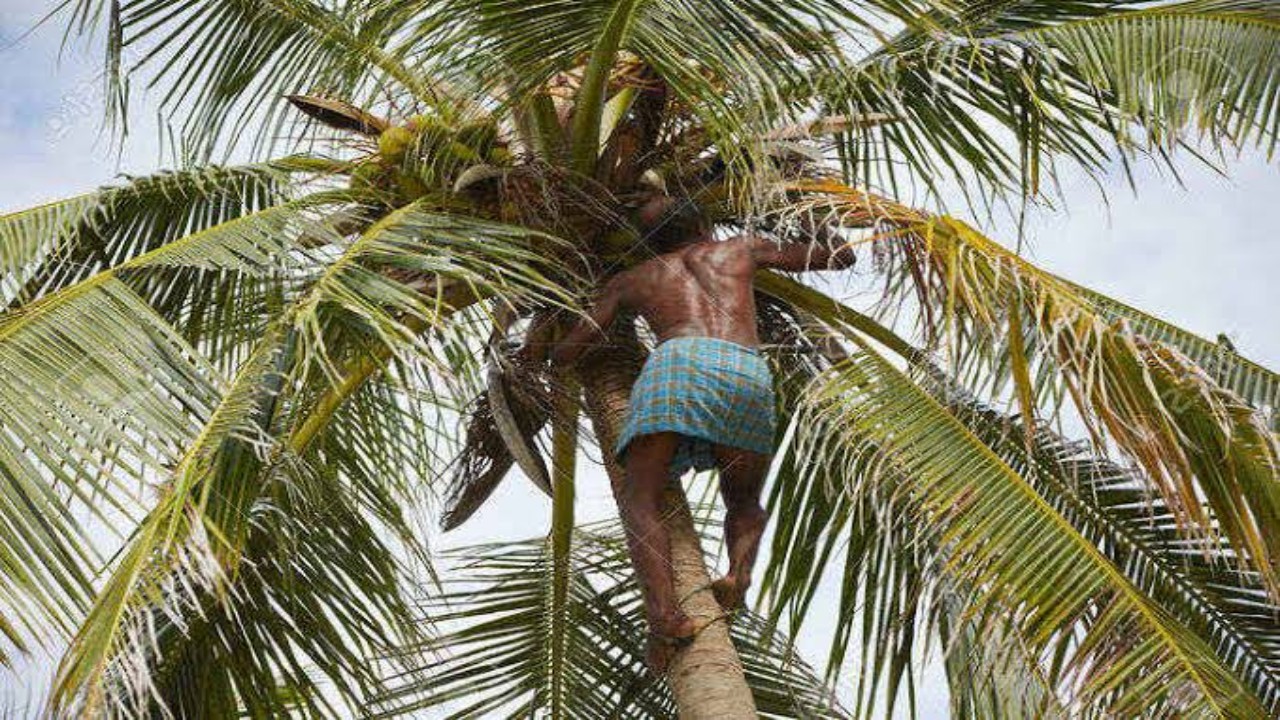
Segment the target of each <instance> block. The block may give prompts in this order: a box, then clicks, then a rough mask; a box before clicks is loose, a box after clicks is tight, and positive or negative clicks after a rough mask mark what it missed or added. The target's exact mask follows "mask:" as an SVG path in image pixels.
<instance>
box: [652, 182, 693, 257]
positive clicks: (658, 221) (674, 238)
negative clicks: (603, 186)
mask: <svg viewBox="0 0 1280 720" xmlns="http://www.w3.org/2000/svg"><path fill="white" fill-rule="evenodd" d="M639 220H640V222H639V225H640V232H641V234H642V239H643V240H644V243H645V244H646V245H648V246H649V247H650V248H652V249H653V251H654V252H658V253H663V252H670V251H672V250H675V249H677V248H679V247H681V246H683V245H687V244H689V243H691V242H695V241H697V240H700V239H702V236H703V234H704V233H705V231H706V229H707V218H706V216H705V215H703V213H702V208H701V207H700V206H699V205H698V203H696V202H694V201H693V199H692V198H690V197H687V196H672V195H659V196H655V197H654V198H652V199H650V200H649V202H648V203H647V204H646V205H645V206H643V207H642V208H641V210H640V218H639Z"/></svg>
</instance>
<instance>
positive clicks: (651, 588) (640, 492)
mask: <svg viewBox="0 0 1280 720" xmlns="http://www.w3.org/2000/svg"><path fill="white" fill-rule="evenodd" d="M679 443H680V436H679V435H677V434H675V433H665V432H664V433H655V434H652V435H641V436H639V437H637V438H636V439H635V440H632V441H631V444H630V445H629V446H628V447H627V452H626V470H627V472H626V479H625V481H624V482H623V483H621V484H616V483H615V484H614V486H613V494H614V498H615V499H617V501H618V508H619V510H620V511H621V513H622V521H623V523H624V525H625V526H626V529H627V544H628V546H629V547H630V549H631V560H632V562H633V563H634V564H635V567H636V572H637V574H638V575H639V576H640V584H641V587H642V588H644V590H645V592H644V600H645V611H646V614H647V615H648V617H649V628H650V630H651V631H652V632H654V633H657V634H658V635H661V636H665V637H667V638H688V637H692V636H693V634H694V632H695V626H694V624H693V621H692V620H690V619H689V616H687V615H685V614H684V612H683V611H682V610H681V609H680V606H679V602H678V601H677V599H676V597H675V582H674V579H673V577H672V572H671V538H670V535H669V534H668V532H667V526H666V524H665V523H664V522H663V519H662V507H663V500H662V498H663V492H664V490H665V489H666V486H667V479H668V476H669V474H670V467H671V458H672V456H674V455H675V451H676V448H677V447H678V446H679ZM651 655H652V653H651ZM650 662H651V663H652V664H655V665H665V662H664V661H663V660H662V659H661V658H658V659H656V660H655V659H654V658H652V657H651V660H650ZM656 669H659V670H660V669H661V668H656Z"/></svg>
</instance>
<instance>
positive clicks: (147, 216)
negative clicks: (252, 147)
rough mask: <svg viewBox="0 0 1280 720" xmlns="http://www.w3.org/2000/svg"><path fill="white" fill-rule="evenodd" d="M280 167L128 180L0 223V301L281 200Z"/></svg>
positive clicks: (16, 300)
mask: <svg viewBox="0 0 1280 720" xmlns="http://www.w3.org/2000/svg"><path fill="white" fill-rule="evenodd" d="M288 180H289V174H288V173H287V172H286V171H285V169H284V168H283V167H281V165H280V164H277V163H271V162H269V163H262V164H255V165H245V166H240V167H226V168H221V167H204V168H198V169H194V170H189V171H185V172H175V173H160V174H157V175H153V176H151V177H144V178H137V179H132V180H130V182H129V183H128V184H127V185H122V186H117V187H108V188H104V189H102V190H99V191H97V192H94V193H90V194H87V195H81V196H78V197H75V198H71V199H68V200H63V201H59V202H55V203H51V204H48V205H43V206H41V207H38V208H33V209H30V210H25V211H22V212H18V213H13V214H10V215H5V216H3V217H0V277H2V278H3V279H2V280H0V298H4V299H5V300H6V302H7V303H8V304H9V305H10V307H13V306H15V305H21V304H25V303H29V302H31V301H33V300H36V299H38V298H40V297H42V296H44V295H47V294H49V293H52V292H56V291H58V290H60V289H62V288H65V287H68V286H70V285H73V284H75V283H77V282H80V281H82V280H85V279H87V278H89V277H91V276H92V275H93V274H95V273H96V272H100V271H102V270H106V269H109V268H112V267H115V266H117V265H120V264H121V263H124V262H127V261H128V260H130V259H132V258H134V257H137V256H138V255H141V254H143V253H146V252H149V251H151V250H154V249H156V248H159V247H161V246H163V245H167V244H169V243H171V242H173V241H175V240H178V239H179V238H181V237H183V236H185V235H189V234H191V233H194V232H197V231H200V230H203V229H206V228H209V227H213V226H215V225H219V224H221V223H224V222H227V221H229V220H232V219H235V218H237V217H240V216H242V215H245V214H250V213H253V212H256V211H258V210H263V209H266V208H267V207H270V206H272V205H275V204H277V203H278V202H280V201H281V200H283V199H284V194H285V186H286V184H287V182H288Z"/></svg>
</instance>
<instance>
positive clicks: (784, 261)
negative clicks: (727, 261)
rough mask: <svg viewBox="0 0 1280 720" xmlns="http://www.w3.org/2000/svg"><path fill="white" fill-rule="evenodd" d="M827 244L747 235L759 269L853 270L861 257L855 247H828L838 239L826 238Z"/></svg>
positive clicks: (791, 270) (790, 270) (794, 270)
mask: <svg viewBox="0 0 1280 720" xmlns="http://www.w3.org/2000/svg"><path fill="white" fill-rule="evenodd" d="M824 240H825V242H818V241H815V242H808V243H797V242H788V243H778V242H774V241H772V240H766V239H764V238H762V237H757V236H754V235H750V236H745V237H743V238H742V241H743V242H746V243H749V247H750V248H751V255H752V257H753V258H754V259H755V261H756V266H757V267H759V268H763V269H769V270H783V271H785V272H809V271H813V270H844V269H846V268H851V267H853V265H854V263H855V262H856V261H857V256H856V255H855V254H854V251H853V244H852V243H848V242H839V243H838V244H828V243H830V242H832V241H833V240H836V238H824Z"/></svg>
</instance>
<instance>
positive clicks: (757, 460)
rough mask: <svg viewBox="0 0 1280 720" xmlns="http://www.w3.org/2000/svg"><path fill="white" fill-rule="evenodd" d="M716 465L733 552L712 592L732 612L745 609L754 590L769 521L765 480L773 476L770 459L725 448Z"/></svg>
mask: <svg viewBox="0 0 1280 720" xmlns="http://www.w3.org/2000/svg"><path fill="white" fill-rule="evenodd" d="M715 454H716V465H717V467H718V468H719V469H720V496H721V497H722V498H724V504H725V508H726V509H727V510H728V512H727V514H726V516H725V522H724V531H725V542H726V544H727V545H728V548H729V572H728V574H726V575H725V576H724V577H722V578H720V579H719V580H717V581H715V582H714V583H713V584H712V586H711V588H712V590H713V591H714V592H715V596H716V600H717V601H718V602H719V603H720V607H722V608H724V609H725V610H732V609H736V608H738V607H741V606H742V602H743V599H744V598H745V597H746V595H747V588H749V587H751V569H752V567H754V566H755V563H756V553H757V551H759V549H760V539H761V538H762V537H764V527H765V523H766V521H767V520H768V515H766V514H765V511H764V508H763V507H761V505H760V493H761V491H762V490H763V489H764V480H765V476H766V475H767V474H768V472H769V460H770V458H769V456H768V455H761V454H760V453H754V452H751V451H749V450H743V449H741V448H735V447H728V446H725V445H717V446H715Z"/></svg>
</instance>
